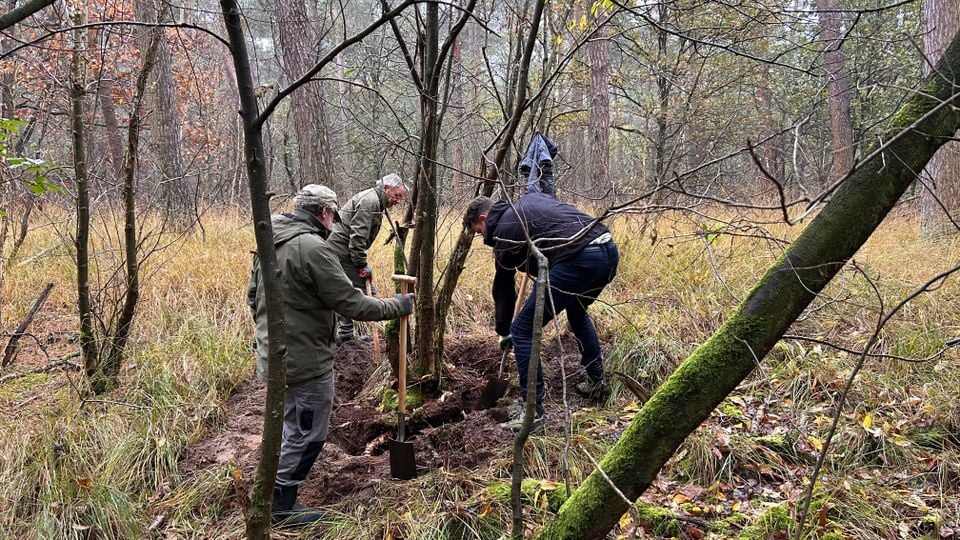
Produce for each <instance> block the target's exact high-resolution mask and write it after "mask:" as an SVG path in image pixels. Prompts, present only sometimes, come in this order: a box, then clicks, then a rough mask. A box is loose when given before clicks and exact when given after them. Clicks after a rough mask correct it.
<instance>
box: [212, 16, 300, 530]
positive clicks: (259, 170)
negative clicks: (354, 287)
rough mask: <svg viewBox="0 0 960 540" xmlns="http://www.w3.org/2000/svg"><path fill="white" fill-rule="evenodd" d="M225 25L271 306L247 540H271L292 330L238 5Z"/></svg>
mask: <svg viewBox="0 0 960 540" xmlns="http://www.w3.org/2000/svg"><path fill="white" fill-rule="evenodd" d="M220 8H221V10H222V11H223V21H224V23H225V25H226V27H227V35H228V37H229V40H230V52H231V55H232V57H233V65H234V70H235V72H236V75H237V88H238V92H239V95H240V116H241V117H242V119H243V136H244V155H245V157H246V164H247V179H248V181H249V184H250V204H251V207H252V210H253V223H254V233H255V236H256V240H257V254H258V257H259V260H260V269H261V275H262V279H263V288H264V298H265V301H266V303H267V308H266V310H267V335H268V342H269V350H268V353H267V354H268V361H267V397H266V403H265V404H264V415H263V442H262V443H261V445H260V465H259V466H258V467H257V474H256V478H255V480H254V484H253V493H252V494H251V498H250V507H249V509H248V511H247V527H246V535H247V538H249V539H252V540H269V538H270V506H271V502H272V501H273V487H274V484H275V483H276V480H277V467H278V464H279V459H280V436H281V434H282V433H283V396H284V393H285V392H286V379H287V374H286V371H287V368H286V364H287V344H286V325H285V324H284V318H283V292H282V291H281V290H280V269H279V268H278V267H277V251H276V247H275V246H274V244H273V227H271V226H270V201H269V197H268V196H267V174H266V166H265V163H264V159H265V155H264V149H263V131H262V130H263V126H262V124H261V123H260V122H259V121H258V107H257V97H256V95H255V93H254V88H253V77H252V75H251V73H250V59H249V57H248V56H247V45H246V41H245V40H244V36H243V26H242V24H243V23H242V21H241V20H240V9H239V8H238V7H237V3H236V2H235V1H234V0H220Z"/></svg>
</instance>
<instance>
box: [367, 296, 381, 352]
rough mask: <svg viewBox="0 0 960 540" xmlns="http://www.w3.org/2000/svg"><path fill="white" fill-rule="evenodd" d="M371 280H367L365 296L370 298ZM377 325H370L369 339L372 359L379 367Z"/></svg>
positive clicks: (372, 323) (373, 323)
mask: <svg viewBox="0 0 960 540" xmlns="http://www.w3.org/2000/svg"><path fill="white" fill-rule="evenodd" d="M372 285H373V280H372V279H368V280H367V296H372V295H371V294H370V291H371V289H372ZM378 326H379V325H378V324H377V323H375V322H371V323H370V339H371V340H372V341H373V359H374V360H375V361H376V362H377V365H378V366H379V365H380V338H379V337H377V327H378Z"/></svg>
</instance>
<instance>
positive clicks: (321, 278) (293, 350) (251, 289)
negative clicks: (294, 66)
mask: <svg viewBox="0 0 960 540" xmlns="http://www.w3.org/2000/svg"><path fill="white" fill-rule="evenodd" d="M293 206H294V211H293V212H292V213H289V214H279V215H274V216H273V218H272V220H271V221H272V224H273V242H274V245H275V246H276V249H277V266H278V268H279V270H280V280H281V288H282V290H283V316H284V321H285V323H286V330H287V390H286V395H285V397H284V407H283V410H284V412H283V437H282V443H281V447H280V465H279V468H278V470H277V482H276V488H275V491H274V495H273V516H272V517H273V521H274V522H275V523H279V522H283V523H284V524H286V525H292V526H303V525H309V524H310V523H313V522H315V521H317V520H319V519H320V518H321V515H320V513H319V512H317V511H314V510H310V509H307V508H303V507H302V506H300V505H298V504H296V499H297V490H298V488H299V486H300V484H301V483H302V482H303V481H304V479H306V477H307V474H308V473H309V472H310V468H311V467H312V466H313V463H314V462H315V461H316V460H317V457H318V456H319V454H320V450H321V449H322V448H323V443H324V441H325V440H326V438H327V429H328V427H329V422H330V411H331V408H332V405H333V396H334V387H333V381H334V376H333V353H334V350H335V348H336V346H335V345H334V331H335V326H336V313H339V314H341V315H343V316H344V317H347V318H350V319H357V320H361V321H374V320H386V319H394V318H397V317H399V316H401V315H405V314H408V313H410V312H412V311H413V297H412V295H406V296H404V295H397V296H396V297H394V298H391V299H388V300H379V299H377V298H373V297H368V296H365V295H363V294H361V293H360V291H358V290H357V289H356V288H354V286H353V283H351V281H350V280H349V279H348V278H347V276H346V275H344V273H343V270H342V268H341V266H340V262H339V260H338V257H337V253H336V251H334V249H333V248H332V247H331V246H330V244H329V243H328V242H327V240H326V238H327V236H328V234H329V231H330V229H331V228H332V227H333V223H334V219H335V218H336V216H337V194H336V193H334V192H333V190H331V189H330V188H327V187H325V186H319V185H316V184H310V185H308V186H304V188H303V189H301V190H300V191H299V192H298V193H297V195H296V197H294V199H293ZM247 303H248V304H249V306H250V309H251V311H252V312H253V318H254V321H255V322H256V342H257V356H258V362H257V375H258V376H259V377H260V379H261V380H266V374H267V349H268V343H267V314H266V302H265V300H264V290H263V281H262V277H261V272H260V264H259V260H258V259H257V257H254V261H253V269H252V271H251V274H250V283H249V286H248V290H247Z"/></svg>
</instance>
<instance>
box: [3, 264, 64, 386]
mask: <svg viewBox="0 0 960 540" xmlns="http://www.w3.org/2000/svg"><path fill="white" fill-rule="evenodd" d="M52 289H53V283H47V286H46V287H44V288H43V291H42V292H41V293H40V297H39V298H37V301H36V302H34V303H33V307H32V308H30V312H29V313H27V316H26V318H24V319H23V321H22V322H21V323H20V326H18V327H17V329H16V330H14V331H13V335H11V336H10V341H8V342H7V346H6V347H5V348H4V349H3V361H2V362H0V367H7V366H8V365H9V364H10V363H11V362H13V357H14V356H16V354H17V344H18V343H19V342H20V338H21V337H23V334H24V333H25V332H26V331H27V327H28V326H30V323H32V322H33V318H34V317H36V316H37V313H38V312H39V311H40V307H41V306H43V303H44V302H46V301H47V297H48V296H50V291H51V290H52Z"/></svg>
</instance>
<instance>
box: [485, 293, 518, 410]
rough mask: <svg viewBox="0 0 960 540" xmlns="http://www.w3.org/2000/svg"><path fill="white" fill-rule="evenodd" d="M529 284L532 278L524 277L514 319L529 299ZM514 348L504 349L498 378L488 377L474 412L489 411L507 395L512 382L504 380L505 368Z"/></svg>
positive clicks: (514, 307)
mask: <svg viewBox="0 0 960 540" xmlns="http://www.w3.org/2000/svg"><path fill="white" fill-rule="evenodd" d="M528 283H530V278H529V277H527V276H524V278H523V282H522V283H521V284H520V294H519V295H518V296H517V303H516V304H515V305H514V306H513V318H514V319H516V318H517V315H519V314H520V308H522V307H523V301H524V300H526V299H527V284H528ZM512 348H513V344H512V343H508V344H507V346H506V347H504V348H503V355H502V356H501V357H500V371H499V372H498V373H497V376H496V377H487V384H486V385H485V386H484V387H483V390H481V391H480V397H479V398H477V403H476V405H475V406H474V407H473V410H475V411H480V410H483V409H489V408H490V407H493V406H494V405H496V404H497V401H498V400H499V399H500V398H502V397H503V396H504V394H506V393H507V389H508V388H509V387H510V381H508V380H507V379H506V378H504V376H503V367H504V365H505V364H506V363H507V357H508V356H510V349H512Z"/></svg>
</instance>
